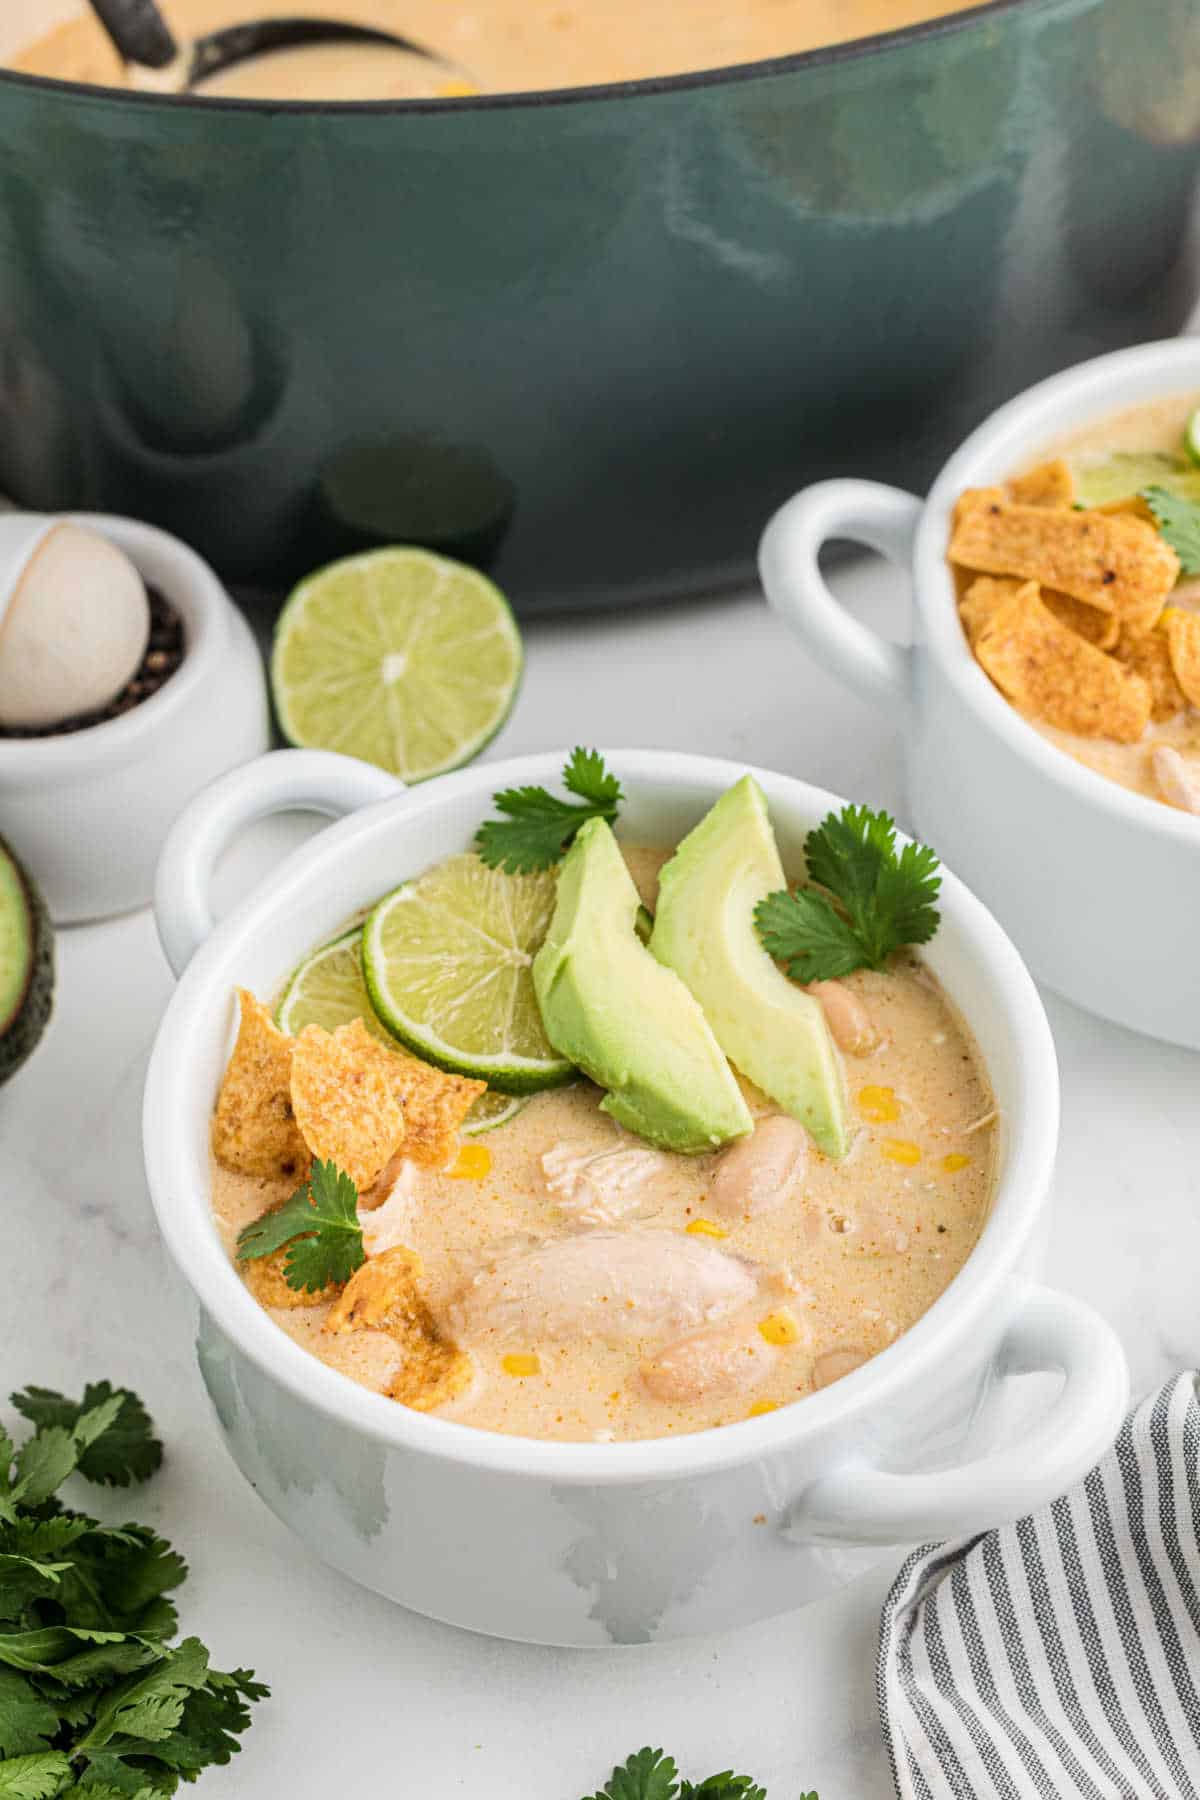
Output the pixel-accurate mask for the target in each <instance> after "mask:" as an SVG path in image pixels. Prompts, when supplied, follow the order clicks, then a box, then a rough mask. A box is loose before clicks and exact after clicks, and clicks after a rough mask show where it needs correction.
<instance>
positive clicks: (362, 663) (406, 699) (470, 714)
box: [271, 548, 523, 781]
mask: <svg viewBox="0 0 1200 1800" xmlns="http://www.w3.org/2000/svg"><path fill="white" fill-rule="evenodd" d="M522 660H523V658H522V651H521V635H520V632H519V631H518V630H517V623H516V620H515V619H514V618H513V615H512V611H511V609H510V607H509V605H508V602H507V600H506V599H505V598H504V595H503V594H502V593H501V592H500V590H499V588H497V587H494V586H493V585H492V583H491V582H490V581H488V580H486V579H485V578H484V576H482V575H480V574H479V573H478V571H477V570H475V569H468V568H467V567H466V566H465V564H463V563H456V562H451V561H450V560H449V558H448V557H444V556H434V555H433V554H432V553H431V552H430V551H428V550H410V549H403V548H397V549H390V550H372V551H370V552H368V553H367V554H366V555H364V556H351V557H347V558H346V560H345V561H344V562H336V563H331V564H330V566H329V567H328V568H327V569H319V570H318V571H317V573H316V574H315V575H310V576H309V577H308V579H307V580H306V581H302V582H301V583H300V585H299V587H298V588H296V589H295V591H294V592H293V594H292V595H291V598H290V599H289V600H288V602H287V604H286V605H285V607H284V609H283V611H282V612H281V613H280V615H279V621H278V624H277V625H276V627H275V644H274V648H273V650H272V652H271V691H272V693H273V695H274V699H275V711H276V714H277V716H278V719H279V726H280V729H281V731H282V732H283V735H284V736H285V737H286V738H287V739H288V741H289V743H292V744H300V745H303V746H305V747H307V748H311V749H318V750H341V751H343V752H344V753H345V754H346V755H347V756H358V757H361V758H362V759H363V760H364V761H365V762H372V763H377V764H378V765H379V767H380V768H381V769H388V770H389V771H390V772H391V773H392V774H393V775H398V776H399V777H400V779H401V780H402V781H426V780H428V778H429V777H430V776H431V775H440V774H442V773H443V772H444V771H445V770H446V769H457V768H458V767H459V766H460V765H461V764H462V763H466V762H470V760H471V758H472V757H474V756H478V754H479V752H480V751H481V750H482V749H483V747H484V745H485V744H487V743H489V742H490V741H491V739H492V738H494V737H495V735H496V733H497V732H498V731H499V729H500V727H501V726H502V725H503V723H504V721H505V719H507V717H508V715H509V713H510V712H511V711H512V705H513V701H514V700H515V698H516V694H517V689H518V687H519V686H520V681H521V667H522Z"/></svg>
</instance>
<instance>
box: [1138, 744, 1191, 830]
mask: <svg viewBox="0 0 1200 1800" xmlns="http://www.w3.org/2000/svg"><path fill="white" fill-rule="evenodd" d="M1150 766H1151V768H1152V769H1153V770H1154V779H1155V781H1157V783H1158V787H1159V792H1160V793H1161V794H1162V797H1163V799H1164V800H1169V801H1170V803H1171V805H1172V806H1177V807H1179V809H1180V811H1181V812H1188V813H1200V772H1198V771H1197V770H1195V769H1193V768H1191V767H1190V766H1189V764H1187V763H1186V762H1185V761H1184V760H1183V758H1182V756H1180V754H1179V752H1178V750H1173V749H1172V748H1171V746H1170V744H1158V745H1157V746H1156V747H1155V750H1154V753H1153V755H1152V756H1151V758H1150Z"/></svg>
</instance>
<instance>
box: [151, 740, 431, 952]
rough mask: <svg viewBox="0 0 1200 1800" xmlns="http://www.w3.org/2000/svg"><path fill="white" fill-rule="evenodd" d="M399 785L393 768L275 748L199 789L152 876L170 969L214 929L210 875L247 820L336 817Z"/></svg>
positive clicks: (399, 789) (394, 791) (385, 795)
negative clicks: (281, 815) (304, 814)
mask: <svg viewBox="0 0 1200 1800" xmlns="http://www.w3.org/2000/svg"><path fill="white" fill-rule="evenodd" d="M403 791H404V783H403V782H402V781H398V780H397V779H396V777H395V776H394V775H388V774H387V773H386V772H385V771H384V770H383V769H377V768H375V767H374V766H373V765H372V764H371V763H365V762H359V761H358V760H357V759H356V758H355V757H352V756H336V755H334V754H333V753H332V752H331V751H328V750H274V751H271V752H270V753H269V754H268V755H267V756H260V757H257V758H256V759H255V761H253V762H249V763H244V764H243V765H242V767H241V768H238V769H231V770H230V772H229V773H228V775H222V776H220V777H219V778H218V779H217V780H216V781H214V782H212V783H210V785H209V786H208V787H206V788H203V789H202V790H201V791H200V793H198V794H197V795H196V797H195V799H194V800H192V801H190V802H189V804H188V805H187V806H185V807H184V809H183V811H182V812H181V813H180V815H179V817H178V818H177V819H176V821H175V823H174V825H173V826H172V827H171V830H170V833H169V835H168V837H167V841H166V843H165V844H164V845H163V851H162V855H161V856H160V858H159V862H158V873H157V875H156V877H155V882H154V917H155V923H156V925H157V926H158V935H159V939H160V941H161V943H162V947H163V949H164V951H165V952H166V957H167V961H168V962H169V963H170V965H171V968H172V969H173V970H174V972H175V974H176V975H182V973H183V971H184V969H185V968H186V967H187V965H188V963H189V962H190V961H191V959H192V957H193V956H194V955H195V953H196V951H197V950H198V949H199V948H200V946H201V944H202V943H203V942H204V940H205V938H206V937H207V936H208V935H209V933H210V932H211V930H212V928H213V925H214V923H215V921H214V918H213V912H212V905H211V902H210V898H209V896H210V894H211V892H212V882H213V874H214V871H215V870H216V866H217V863H218V861H219V859H220V857H221V854H222V852H223V851H224V850H225V849H226V848H227V847H228V846H229V844H230V843H232V841H233V839H234V838H235V837H236V836H237V834H238V833H239V832H240V831H243V830H244V829H245V827H246V826H247V825H252V824H253V823H254V822H255V820H257V819H265V818H268V817H269V816H270V814H272V813H279V812H293V811H305V812H319V813H327V814H328V816H329V817H330V818H331V819H340V818H343V817H344V816H345V815H346V814H347V813H352V812H358V811H359V809H360V808H361V807H364V806H373V805H374V804H375V802H376V801H377V800H388V799H391V798H393V797H394V796H395V795H396V794H399V793H402V792H403Z"/></svg>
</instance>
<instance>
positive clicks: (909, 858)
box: [754, 806, 941, 982]
mask: <svg viewBox="0 0 1200 1800" xmlns="http://www.w3.org/2000/svg"><path fill="white" fill-rule="evenodd" d="M804 854H805V858H806V859H807V862H808V874H809V879H810V880H811V881H812V882H814V883H815V884H816V885H815V886H813V887H807V888H797V889H796V891H795V892H794V893H789V892H788V891H787V889H781V890H780V892H779V893H777V894H768V895H767V897H766V899H765V900H760V901H759V903H758V905H757V907H756V908H755V910H754V922H755V925H756V927H757V930H758V935H759V938H760V940H761V942H762V944H763V947H764V949H766V950H768V951H769V952H770V954H771V955H772V956H773V957H774V958H775V959H776V961H777V962H782V963H784V964H786V966H787V972H788V974H789V975H790V976H791V978H792V980H793V981H804V982H807V981H835V980H837V979H838V977H839V976H842V975H850V974H852V973H853V971H854V970H855V969H881V968H882V967H883V965H884V964H885V962H886V961H887V959H888V957H889V956H890V955H891V954H892V952H893V951H895V950H899V949H901V948H902V946H904V945H905V944H925V943H928V941H929V939H930V938H931V937H932V936H933V934H934V932H935V931H936V930H937V928H938V919H939V915H938V911H937V908H936V906H935V905H934V901H935V900H936V899H937V896H938V891H939V889H940V888H941V875H940V874H939V872H938V871H939V867H940V865H939V863H938V859H937V857H936V856H935V855H934V853H933V851H932V850H930V849H928V848H927V847H926V846H925V845H924V844H905V846H904V848H903V850H901V851H899V852H897V849H896V827H895V823H894V822H893V820H892V819H890V818H889V817H888V815H887V813H885V812H872V811H871V810H870V808H869V807H866V806H847V807H844V808H843V809H842V811H841V812H840V813H830V814H829V816H828V817H827V818H826V819H825V820H824V821H823V823H822V824H821V825H820V826H818V828H817V829H816V830H815V831H810V832H809V834H808V837H807V838H806V839H805V842H804ZM821 890H824V891H823V892H822V891H821Z"/></svg>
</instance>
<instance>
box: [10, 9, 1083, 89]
mask: <svg viewBox="0 0 1200 1800" xmlns="http://www.w3.org/2000/svg"><path fill="white" fill-rule="evenodd" d="M1093 3H1094V0H985V4H983V5H981V6H974V7H971V6H967V7H964V8H960V10H959V11H957V12H953V13H947V14H945V15H943V16H942V17H941V18H934V19H922V20H918V21H917V22H916V23H915V24H912V25H904V26H901V27H900V28H899V29H898V30H895V31H880V32H875V33H874V34H873V35H872V36H870V37H863V38H851V39H850V40H849V41H848V42H847V43H844V44H824V45H821V46H819V47H818V48H817V49H815V50H799V51H795V52H793V53H792V54H791V55H787V56H772V57H763V58H761V59H759V60H758V61H755V62H742V63H724V64H721V65H719V66H718V67H717V68H714V69H693V70H689V71H688V72H687V73H685V74H681V75H653V76H647V77H645V78H644V79H642V80H639V81H608V82H593V83H591V84H590V85H589V86H587V87H568V88H532V89H525V90H522V91H520V92H517V93H503V94H463V95H456V96H453V97H447V98H445V99H440V100H439V99H422V100H262V99H258V100H256V99H239V98H233V97H232V96H230V95H224V94H222V95H216V94H211V95H210V94H156V93H153V92H145V91H143V90H140V89H133V88H116V87H106V86H103V85H101V84H99V83H96V84H93V83H91V82H82V81H63V80H60V79H59V78H58V77H57V76H52V75H32V74H28V73H26V72H25V71H24V70H21V69H12V68H4V67H0V88H3V87H4V86H15V87H30V88H33V89H35V90H36V89H43V90H48V91H50V92H53V93H64V94H78V95H80V96H81V97H84V98H89V99H92V100H99V101H101V102H104V103H106V104H108V105H114V104H122V103H129V102H132V103H133V104H134V105H137V106H143V107H144V106H152V107H159V108H162V107H164V106H167V107H171V108H179V107H182V108H185V109H187V110H192V109H194V108H196V107H200V108H202V109H204V110H207V111H220V112H233V113H256V112H257V113H322V114H325V113H328V114H330V115H331V116H333V117H337V116H339V115H340V114H342V113H351V114H354V115H356V116H358V117H361V116H362V115H363V114H372V113H380V114H384V115H403V114H406V113H447V112H451V111H458V112H501V111H505V110H506V109H509V108H512V107H525V108H528V109H529V110H531V111H532V110H534V109H536V108H542V107H547V106H570V105H574V104H577V103H580V102H589V101H590V102H595V101H609V102H613V103H615V102H617V101H620V100H623V99H637V98H640V97H641V96H643V95H650V94H674V93H686V92H689V91H692V90H695V89H698V88H707V87H719V86H726V85H729V84H731V83H734V82H742V81H753V80H755V79H757V78H758V77H760V76H766V77H772V76H776V75H791V74H794V73H797V72H800V71H802V70H805V69H809V68H822V67H825V66H827V65H830V64H834V63H842V62H854V61H857V60H859V59H860V58H863V57H867V56H875V55H880V54H886V53H887V52H888V51H890V50H892V49H904V48H906V47H907V46H908V45H910V44H917V43H921V42H923V41H925V40H926V39H931V38H936V37H942V36H947V35H950V34H952V33H956V32H959V31H964V30H969V29H971V28H972V27H973V26H979V25H984V26H987V25H989V24H990V23H991V22H992V20H993V19H995V18H997V17H1002V16H1003V15H1004V14H1006V13H1010V12H1016V11H1019V10H1024V11H1027V12H1034V11H1037V10H1049V9H1051V8H1053V9H1054V10H1055V11H1057V12H1063V11H1067V12H1073V11H1078V10H1083V9H1084V8H1086V7H1088V6H1090V5H1092V4H1093Z"/></svg>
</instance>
